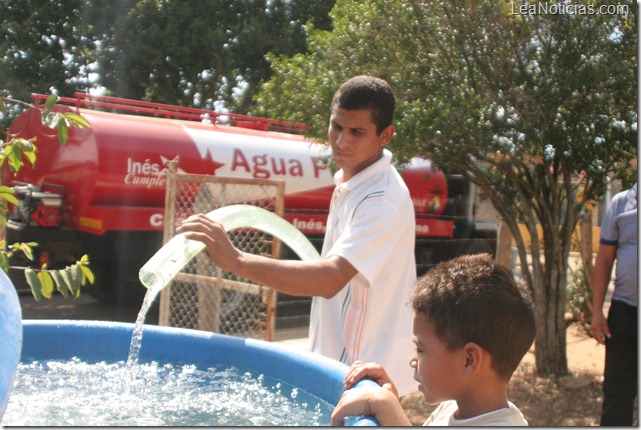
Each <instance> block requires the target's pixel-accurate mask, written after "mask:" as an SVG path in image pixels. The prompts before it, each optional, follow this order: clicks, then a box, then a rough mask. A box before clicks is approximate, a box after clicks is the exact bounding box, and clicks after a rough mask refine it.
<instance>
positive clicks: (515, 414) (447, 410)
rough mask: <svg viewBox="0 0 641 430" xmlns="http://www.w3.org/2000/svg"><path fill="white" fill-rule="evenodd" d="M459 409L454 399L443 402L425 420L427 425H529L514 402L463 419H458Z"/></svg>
mask: <svg viewBox="0 0 641 430" xmlns="http://www.w3.org/2000/svg"><path fill="white" fill-rule="evenodd" d="M456 411H458V405H457V404H456V401H454V400H448V401H446V402H442V403H441V404H440V405H439V406H438V407H437V408H436V409H435V410H434V412H432V415H430V417H429V418H428V419H427V421H425V423H424V424H423V425H425V426H456V427H459V426H461V427H462V426H527V425H528V422H527V420H526V419H525V417H524V416H523V414H522V413H521V411H520V410H519V408H517V407H516V406H515V405H514V404H513V403H512V402H508V407H507V408H503V409H499V410H496V411H492V412H488V413H486V414H482V415H478V416H476V417H472V418H467V419H463V420H459V419H456V418H455V417H454V414H455V413H456Z"/></svg>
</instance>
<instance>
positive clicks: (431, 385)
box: [410, 313, 465, 405]
mask: <svg viewBox="0 0 641 430" xmlns="http://www.w3.org/2000/svg"><path fill="white" fill-rule="evenodd" d="M412 341H413V342H414V344H415V346H416V351H415V352H414V354H412V357H411V358H410V366H412V367H413V368H414V379H415V380H416V381H418V382H419V386H418V389H419V391H420V392H421V393H423V397H424V398H425V402H426V403H427V404H428V405H435V404H438V403H440V402H443V401H445V400H451V399H454V398H456V397H457V392H458V387H459V386H461V375H460V371H459V369H461V368H462V367H464V364H465V355H464V353H463V352H462V351H463V350H462V349H461V350H455V351H448V349H447V346H446V344H445V342H443V341H442V340H440V339H439V338H438V337H437V336H436V333H435V332H434V325H433V324H432V323H431V322H430V321H429V319H428V318H426V317H425V316H424V315H417V314H416V313H414V317H413V320H412Z"/></svg>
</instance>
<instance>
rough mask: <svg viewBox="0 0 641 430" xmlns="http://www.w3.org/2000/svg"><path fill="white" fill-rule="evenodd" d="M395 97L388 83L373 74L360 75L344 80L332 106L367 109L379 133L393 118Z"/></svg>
mask: <svg viewBox="0 0 641 430" xmlns="http://www.w3.org/2000/svg"><path fill="white" fill-rule="evenodd" d="M395 105H396V98H395V97H394V92H393V91H392V88H391V87H390V86H389V84H388V83H387V82H386V81H385V80H383V79H380V78H376V77H374V76H367V75H360V76H354V77H353V78H350V79H348V80H347V81H345V82H344V83H343V84H342V85H341V86H340V88H339V89H338V91H336V94H334V99H333V100H332V108H333V107H334V106H338V107H339V108H342V109H347V110H359V109H369V110H371V111H372V121H373V122H374V124H376V133H377V134H381V132H382V131H383V130H385V129H386V128H387V127H388V126H390V125H391V124H392V121H393V120H394V108H395Z"/></svg>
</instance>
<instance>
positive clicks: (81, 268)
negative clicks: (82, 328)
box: [0, 95, 94, 300]
mask: <svg viewBox="0 0 641 430" xmlns="http://www.w3.org/2000/svg"><path fill="white" fill-rule="evenodd" d="M58 99H59V98H58V96H55V95H53V96H50V97H48V98H47V100H46V102H45V105H44V110H43V114H42V123H43V125H44V126H46V127H50V128H55V129H56V130H57V134H58V140H59V142H60V145H64V144H65V143H66V141H67V137H68V131H69V127H77V128H83V127H89V126H90V125H89V123H88V122H87V120H85V119H84V118H83V117H82V116H80V115H78V114H75V113H72V112H56V111H53V110H52V109H53V108H54V106H55V104H56V103H57V102H58ZM7 103H17V104H21V105H27V106H28V107H33V106H30V105H28V104H27V103H24V102H22V101H17V100H14V99H8V98H1V97H0V112H2V113H3V114H6V113H7ZM2 133H3V135H4V139H3V140H0V169H2V168H3V166H4V164H5V163H7V164H8V165H9V168H10V169H11V171H12V172H14V173H15V172H17V171H18V170H20V168H22V166H23V165H24V161H23V157H24V158H26V159H27V161H29V162H30V163H31V164H32V165H33V164H35V162H36V151H37V149H36V145H35V142H36V139H35V138H33V139H29V140H27V139H22V138H17V139H14V138H12V137H11V136H10V135H8V134H7V133H6V132H5V131H4V130H2ZM7 203H10V204H14V205H17V204H18V199H17V198H16V196H15V194H14V192H13V190H12V189H11V188H9V187H7V186H4V185H2V186H0V223H1V225H2V227H3V228H4V226H6V223H7V212H8V204H7ZM37 246H38V244H37V243H35V242H29V243H14V244H11V245H9V246H8V247H7V245H6V242H5V241H4V240H3V241H0V249H1V250H2V251H1V252H0V268H2V270H4V271H5V272H7V271H8V270H9V259H10V258H11V257H12V256H13V255H14V254H15V253H16V252H21V253H22V254H23V255H24V256H25V257H27V259H29V260H30V261H34V252H33V248H34V247H37ZM25 278H26V280H27V283H28V284H29V286H30V287H31V292H32V294H33V296H34V297H35V299H36V300H40V299H41V298H43V297H44V298H47V299H50V298H51V294H52V293H53V291H54V288H55V289H57V290H58V291H59V292H60V293H61V294H62V295H63V296H65V297H66V296H68V295H71V296H73V297H78V296H79V295H80V288H81V287H82V286H84V285H86V284H87V282H89V283H93V282H94V275H93V272H92V271H91V269H90V268H89V257H88V256H87V255H83V256H82V258H81V259H80V260H79V261H77V262H76V264H73V265H71V266H68V267H66V268H64V269H61V270H53V269H48V268H47V267H46V265H44V266H43V267H42V268H40V269H39V270H35V269H32V268H27V269H25Z"/></svg>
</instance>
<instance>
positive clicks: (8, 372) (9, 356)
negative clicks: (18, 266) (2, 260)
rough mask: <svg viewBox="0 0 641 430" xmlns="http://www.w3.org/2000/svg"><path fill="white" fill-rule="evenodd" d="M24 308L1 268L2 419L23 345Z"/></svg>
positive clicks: (0, 357)
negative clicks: (22, 323) (22, 322)
mask: <svg viewBox="0 0 641 430" xmlns="http://www.w3.org/2000/svg"><path fill="white" fill-rule="evenodd" d="M21 321H22V309H21V308H20V300H18V294H17V293H16V289H15V288H14V286H13V284H12V283H11V281H10V280H9V277H8V276H7V275H6V274H5V273H4V271H3V270H0V419H2V415H3V414H4V411H5V409H6V408H7V402H8V401H9V392H10V391H11V388H12V387H13V380H14V378H15V376H16V369H17V368H18V362H19V360H20V347H21V345H22V325H21Z"/></svg>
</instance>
